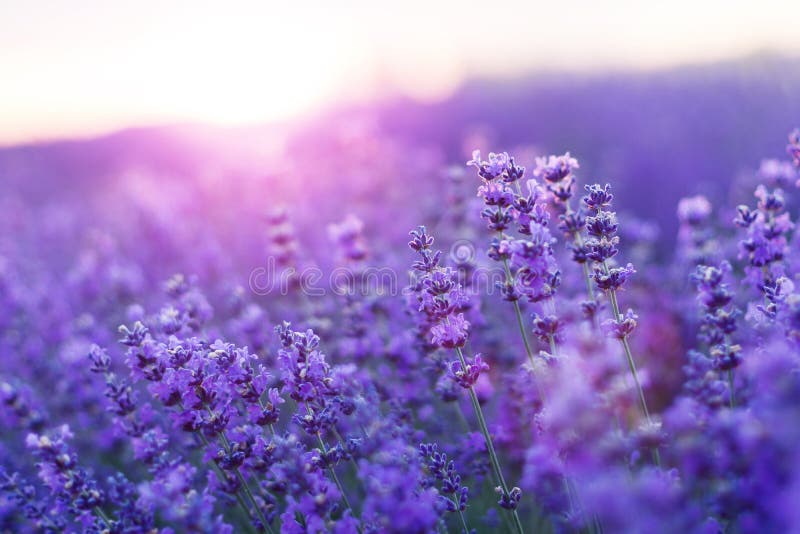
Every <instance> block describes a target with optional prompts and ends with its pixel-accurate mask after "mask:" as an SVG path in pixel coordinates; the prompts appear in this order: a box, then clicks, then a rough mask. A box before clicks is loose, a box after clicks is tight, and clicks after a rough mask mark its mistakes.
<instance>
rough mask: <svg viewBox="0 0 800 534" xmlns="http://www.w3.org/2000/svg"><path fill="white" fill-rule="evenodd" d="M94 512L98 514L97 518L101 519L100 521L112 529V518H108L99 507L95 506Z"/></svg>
mask: <svg viewBox="0 0 800 534" xmlns="http://www.w3.org/2000/svg"><path fill="white" fill-rule="evenodd" d="M94 512H95V513H96V514H97V516H98V517H99V518H100V520H101V521H102V522H103V523H105V525H106V526H107V527H108V528H111V518H110V517H108V515H106V513H105V512H104V511H103V509H102V508H100V507H99V506H95V507H94Z"/></svg>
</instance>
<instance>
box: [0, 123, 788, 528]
mask: <svg viewBox="0 0 800 534" xmlns="http://www.w3.org/2000/svg"><path fill="white" fill-rule="evenodd" d="M364 146H367V145H364ZM368 146H369V147H370V149H369V151H368V152H367V153H365V154H361V153H358V154H353V153H349V156H350V157H348V158H341V154H339V156H337V157H338V159H336V161H335V163H336V165H329V166H328V167H330V168H335V169H336V171H337V173H338V172H341V173H342V175H343V176H344V175H346V176H348V177H350V178H352V179H353V180H356V179H363V180H365V181H366V180H367V178H366V177H370V180H371V177H372V173H373V172H374V173H381V172H383V173H388V174H387V176H388V175H391V176H396V177H397V179H398V180H405V181H406V182H407V184H406V185H408V184H411V185H412V186H416V185H419V186H420V188H421V189H420V190H419V191H414V192H413V193H414V194H413V195H410V196H409V197H402V196H398V197H397V198H398V199H405V200H404V201H403V202H405V203H403V202H401V201H400V200H398V202H397V203H396V204H392V205H390V206H389V205H386V204H381V205H380V206H377V203H376V202H374V199H373V198H372V197H371V196H370V195H367V194H365V195H363V196H361V197H357V198H356V197H352V198H351V197H346V199H347V201H348V204H347V208H348V210H352V211H357V212H358V216H356V215H349V216H347V217H345V218H344V219H343V220H342V219H341V214H340V210H339V211H337V212H336V213H334V214H330V213H325V212H320V213H318V212H317V211H316V210H313V213H312V214H311V215H308V214H307V213H306V212H304V210H303V209H300V207H297V209H295V206H292V208H291V209H277V210H274V211H271V212H270V213H271V214H270V215H269V216H268V217H267V218H266V219H265V218H264V217H263V215H261V214H262V213H263V208H264V206H263V205H260V201H257V200H256V198H255V196H254V198H247V199H239V200H238V201H239V202H240V203H244V202H245V200H246V201H247V202H248V203H252V206H250V207H249V208H246V209H245V208H244V207H243V208H242V210H241V211H239V210H235V209H231V210H226V215H225V216H222V215H221V214H220V213H218V212H217V211H214V212H213V213H206V212H204V211H203V210H199V209H196V206H195V203H194V202H192V200H193V199H194V198H195V197H194V196H192V195H191V194H190V193H187V195H189V196H188V199H185V202H184V201H181V202H180V203H179V204H175V205H172V204H170V205H169V206H167V207H164V208H163V211H160V210H159V209H158V208H157V207H154V206H157V205H158V202H157V199H150V201H151V203H142V205H135V206H127V207H126V208H125V209H122V208H120V209H119V210H114V213H106V211H105V206H106V203H105V202H101V201H100V200H101V199H102V198H105V197H92V198H93V199H94V200H96V201H97V202H93V203H90V204H88V205H86V204H83V203H75V204H74V205H73V204H72V203H70V202H68V201H66V200H65V203H64V206H63V207H61V208H59V210H55V209H54V208H53V206H50V205H48V206H47V209H45V208H42V209H41V210H36V211H33V212H31V213H28V212H27V210H26V209H15V208H14V205H13V202H11V201H8V202H6V201H5V200H3V201H2V202H3V206H4V209H3V210H0V230H2V232H3V235H6V236H16V237H14V238H4V239H0V358H2V363H3V365H1V366H0V425H2V428H3V432H2V433H0V434H2V435H0V532H25V533H27V532H53V533H56V532H59V533H60V532H67V533H77V532H98V533H100V532H103V533H106V532H107V533H138V532H147V533H162V534H171V533H175V532H204V533H205V532H209V533H230V532H267V533H278V532H283V533H289V534H294V533H297V534H300V533H314V534H317V533H319V534H321V533H328V532H330V533H334V534H383V533H389V534H393V533H398V534H400V533H403V534H406V533H412V532H413V533H436V532H462V533H466V534H472V533H473V532H474V533H477V532H513V533H516V534H522V533H539V532H553V531H555V532H588V533H591V534H599V533H602V532H622V533H635V532H649V531H652V532H677V531H681V532H687V533H698V534H699V533H712V532H714V533H722V532H736V533H743V534H749V533H756V532H758V533H760V532H794V531H796V530H798V526H800V513H798V510H797V506H796V503H797V501H798V499H799V498H800V451H798V447H797V443H798V441H800V292H798V291H797V290H796V289H795V288H796V284H797V280H798V279H800V254H798V252H797V247H798V244H799V243H800V236H799V235H798V234H797V231H796V227H795V224H794V222H793V220H794V219H795V218H796V217H797V209H798V200H797V198H794V195H793V193H792V191H793V190H794V188H792V187H791V186H792V185H793V184H795V182H796V181H797V179H798V172H800V171H798V167H799V166H800V135H799V134H798V133H797V132H793V133H792V134H790V137H789V146H788V148H787V152H788V155H789V158H788V159H787V158H786V157H785V156H784V158H783V159H767V160H764V161H762V162H761V164H760V166H759V165H756V167H755V168H754V169H752V171H751V172H749V175H748V179H752V182H753V184H752V187H751V186H750V185H749V183H748V187H747V190H753V189H755V198H756V203H755V206H751V205H747V204H746V199H745V203H743V204H741V205H739V206H738V207H737V208H733V209H731V208H730V207H728V206H727V205H726V204H725V203H724V202H721V201H720V199H719V198H718V197H716V196H715V195H713V194H711V193H708V191H706V193H707V194H706V195H697V194H694V195H690V196H687V197H685V198H684V199H683V200H681V201H680V203H679V204H678V206H677V210H675V211H674V212H673V213H676V214H677V221H676V222H677V224H678V226H677V228H678V235H677V236H675V237H676V238H677V239H676V248H675V250H674V254H673V255H672V257H669V253H668V251H666V250H665V247H666V246H667V244H668V243H669V239H662V238H660V237H658V236H659V234H658V232H657V231H656V230H654V229H653V227H652V226H651V225H648V223H646V222H642V221H639V220H637V219H636V218H634V217H631V216H630V215H629V214H627V213H626V212H625V210H624V208H625V202H624V200H625V199H624V197H625V195H626V193H627V190H625V189H622V188H619V187H616V186H615V189H614V191H613V193H612V188H611V185H609V184H605V183H603V184H598V183H593V181H590V182H589V183H588V184H587V183H582V179H583V177H584V175H583V173H586V175H591V174H592V173H593V172H595V169H593V168H592V163H591V161H592V160H591V159H582V161H581V163H580V164H579V163H578V160H577V159H576V158H575V157H573V156H571V155H570V153H565V154H563V155H551V156H545V157H538V158H535V157H533V152H532V151H531V150H528V149H526V148H524V147H522V148H520V149H519V150H518V151H516V152H515V154H516V156H511V155H509V154H508V153H505V152H501V153H490V154H489V155H488V156H487V157H486V159H483V157H482V156H481V153H480V152H479V151H475V152H474V153H473V157H472V159H471V160H470V161H469V162H468V165H469V166H470V167H473V168H474V169H475V174H477V177H475V176H473V177H472V179H471V180H470V179H469V178H468V177H467V175H466V173H465V172H464V171H463V166H462V168H461V169H460V170H457V171H456V170H450V171H448V173H447V174H446V177H447V179H446V181H447V183H446V184H445V183H441V184H439V183H438V182H437V183H432V180H431V179H430V177H432V176H441V175H442V173H441V171H440V169H439V165H440V164H441V161H439V160H438V159H437V158H436V157H433V156H431V153H429V152H424V151H420V152H415V153H414V154H415V155H416V156H418V157H414V158H409V157H408V153H407V152H406V151H404V150H401V149H400V148H399V147H400V145H396V144H394V143H392V142H389V141H388V140H386V139H382V138H379V137H377V138H375V139H372V140H371V144H369V145H368ZM776 149H778V150H782V147H776ZM347 150H348V149H347V145H346V143H344V142H342V143H341V144H340V145H337V150H336V152H337V153H338V152H342V151H347ZM320 157H322V156H320ZM328 157H331V158H333V157H334V156H331V155H328ZM462 161H463V160H462ZM756 163H758V162H756ZM523 164H524V165H523ZM526 165H527V166H528V168H529V169H532V172H530V175H532V179H530V178H529V176H526V172H528V171H526V167H525V166H526ZM308 172H309V173H312V171H311V170H309V171H308ZM743 174H744V172H743ZM417 175H418V176H425V177H426V180H425V181H423V180H422V179H418V182H419V183H418V182H412V181H411V180H412V177H413V176H417ZM300 177H301V178H305V176H304V175H301V176H300ZM742 180H744V178H742ZM373 185H374V187H389V186H388V185H381V184H380V183H376V184H373ZM440 186H441V187H440ZM298 187H299V186H298ZM343 187H344V186H343ZM437 188H439V189H437ZM741 189H742V188H738V187H737V188H733V189H732V190H731V191H730V192H729V197H728V198H730V199H732V200H733V201H734V204H736V203H739V202H742V200H741V199H739V198H738V196H739V195H740V190H741ZM476 190H477V197H476V196H475V191H476ZM392 191H393V192H394V193H393V194H398V195H399V194H400V191H399V190H394V189H393V190H392ZM579 192H582V193H581V194H579ZM20 194H22V193H20ZM220 194H221V193H220ZM307 194H308V195H311V194H312V193H311V192H307ZM437 195H438V196H437ZM615 195H616V196H615ZM179 196H180V195H177V196H176V202H178V201H177V198H178V197H179ZM158 198H161V197H160V196H159V197H158ZM470 199H471V200H470ZM223 200H224V201H225V202H227V201H228V200H231V199H228V198H227V197H225V198H224V199H222V198H221V200H220V202H223ZM412 200H413V202H414V203H415V204H416V205H419V206H420V207H419V209H420V210H422V211H421V214H420V215H419V216H420V217H423V219H422V220H424V222H425V223H426V226H419V227H417V228H416V229H415V230H414V231H412V232H411V233H410V236H411V238H410V242H408V247H410V249H411V252H409V249H408V248H407V247H405V246H403V244H404V243H405V242H406V241H408V239H407V237H406V233H405V226H404V225H405V224H406V223H407V222H408V220H406V219H402V218H400V217H401V215H400V212H402V211H403V210H404V209H405V208H406V207H407V206H408V205H410V203H411V201H412ZM87 206H88V207H87ZM305 207H306V208H308V206H305ZM311 207H312V208H313V206H311ZM150 210H155V211H154V212H153V211H150ZM618 210H619V211H618ZM56 212H57V213H56ZM154 213H157V216H156V215H154ZM290 215H291V217H290ZM226 216H227V217H230V219H226V218H225V217H226ZM36 217H41V221H40V222H39V221H38V220H37V219H36ZM95 217H97V218H98V220H100V221H103V223H104V224H103V225H93V224H92V221H93V218H95ZM415 217H416V216H415ZM211 219H213V220H211ZM290 219H291V220H290ZM321 220H324V221H325V222H328V221H331V220H333V221H337V220H338V221H340V222H338V223H333V224H330V225H328V226H327V229H328V232H327V235H326V233H325V232H323V231H320V228H323V229H324V228H325V225H323V224H320V222H321ZM243 221H244V222H247V223H248V224H242V222H243ZM105 223H107V224H105ZM250 223H252V224H250ZM411 224H414V223H411ZM401 225H403V228H399V226H401ZM95 226H97V227H102V228H104V229H103V230H98V229H97V228H95V229H93V230H89V228H94V227H95ZM212 227H214V228H217V229H219V228H226V229H227V230H226V232H223V233H222V234H216V233H214V232H211V228H212ZM251 227H252V228H251ZM253 229H254V230H253ZM429 229H430V230H429ZM487 229H488V232H487ZM76 230H81V232H82V235H81V238H80V239H75V238H74V237H70V235H71V234H70V232H73V231H76ZM434 232H435V234H436V238H437V241H436V244H437V245H441V244H442V243H445V244H447V245H452V246H451V247H449V253H443V252H441V251H438V250H436V249H435V248H434V238H433V235H432V234H433V233H434ZM76 235H77V234H76ZM220 235H224V239H221V238H219V236H220ZM666 237H667V238H668V237H670V236H666ZM656 241H658V242H656ZM441 248H442V249H447V248H448V247H444V246H442V247H441ZM261 251H267V252H268V254H269V255H270V257H271V258H272V260H271V262H268V263H269V265H270V268H272V267H273V266H274V267H275V268H277V269H278V270H277V271H272V272H268V273H267V275H268V276H271V277H273V278H274V279H275V280H284V281H287V282H289V284H288V286H287V287H288V289H289V291H287V292H276V293H270V294H264V293H263V292H259V291H257V290H258V289H259V288H258V287H254V286H253V285H252V282H253V278H252V277H251V276H250V273H251V272H253V268H254V267H255V266H258V265H261V264H262V263H263V261H262V260H263V259H262V258H256V257H255V256H257V255H258V254H260V252H261ZM412 253H413V257H412ZM627 260H630V261H631V263H628V262H627ZM633 263H635V265H636V268H635V269H634V266H633ZM304 264H308V265H318V266H322V267H325V268H328V267H330V268H332V269H333V270H334V272H335V273H336V274H337V275H341V277H340V279H336V280H334V279H333V277H332V278H331V280H330V281H329V283H328V284H327V285H325V283H324V282H322V283H321V285H323V286H325V287H324V289H326V290H330V291H321V292H315V291H308V289H309V284H313V283H316V282H314V281H315V280H318V277H317V276H316V275H315V274H314V273H313V272H312V273H311V274H308V273H305V274H304V273H303V272H301V270H302V265H304ZM409 265H410V266H411V269H410V271H409V269H408V266H409ZM175 272H185V273H187V275H180V274H179V275H174V274H173V273H175ZM259 272H260V271H259ZM381 272H389V273H391V274H392V275H394V278H392V277H390V278H391V279H390V280H388V285H387V286H381V285H380V284H376V283H375V282H376V281H375V279H374V278H373V277H374V275H375V274H376V273H381ZM406 273H407V274H408V275H409V280H408V284H407V285H406V284H403V285H404V286H405V289H404V290H401V286H399V284H397V282H398V280H397V278H398V277H399V276H400V275H405V274H406ZM634 274H636V276H635V277H634V276H633V275H634ZM344 278H346V279H347V280H346V284H341V283H339V282H341V281H342V280H344ZM164 280H166V283H165V282H164ZM301 282H302V283H301ZM248 283H251V289H253V291H249V290H248V289H247V284H248ZM393 283H394V284H395V285H397V286H398V287H396V289H397V291H393V290H391V287H390V286H391V285H392V284H393ZM159 288H160V289H159ZM401 291H402V293H403V294H402V295H398V293H400V292H401ZM623 303H624V306H623Z"/></svg>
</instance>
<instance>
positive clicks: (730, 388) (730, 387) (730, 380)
mask: <svg viewBox="0 0 800 534" xmlns="http://www.w3.org/2000/svg"><path fill="white" fill-rule="evenodd" d="M733 387H734V381H733V369H728V393H729V396H730V399H729V400H730V405H731V408H735V407H736V400H735V399H734V395H735V393H734V389H733Z"/></svg>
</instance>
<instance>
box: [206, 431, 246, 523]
mask: <svg viewBox="0 0 800 534" xmlns="http://www.w3.org/2000/svg"><path fill="white" fill-rule="evenodd" d="M195 435H197V437H199V438H200V442H201V443H202V444H203V445H204V446H205V447H206V448H208V446H209V442H208V439H206V437H205V436H204V435H203V433H202V432H200V431H195ZM211 469H212V470H213V471H214V473H215V474H216V475H217V478H218V479H219V481H220V482H222V483H223V484H224V483H225V482H226V477H225V473H223V471H222V469H220V467H219V466H218V465H217V464H216V462H214V461H212V462H211ZM234 495H235V497H236V501H237V502H238V503H239V506H240V507H241V508H242V510H244V513H245V515H247V518H248V522H249V519H250V518H251V517H252V515H251V514H250V508H249V507H248V506H247V503H246V502H244V499H243V498H242V495H241V493H239V491H238V490H237V491H236V493H235V494H234ZM248 527H250V525H249V524H248ZM251 528H252V527H251Z"/></svg>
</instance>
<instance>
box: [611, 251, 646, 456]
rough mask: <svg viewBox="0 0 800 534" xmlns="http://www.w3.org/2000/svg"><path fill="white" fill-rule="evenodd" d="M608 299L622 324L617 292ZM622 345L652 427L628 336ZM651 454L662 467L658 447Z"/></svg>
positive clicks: (613, 291)
mask: <svg viewBox="0 0 800 534" xmlns="http://www.w3.org/2000/svg"><path fill="white" fill-rule="evenodd" d="M602 266H603V270H604V271H605V272H606V274H608V273H609V268H608V264H607V263H606V262H605V261H603V263H602ZM608 298H609V300H610V301H611V309H612V312H613V313H614V320H615V321H617V322H620V321H621V320H622V314H621V313H620V309H619V302H618V301H617V292H616V290H614V289H609V290H608ZM620 343H621V344H622V349H623V350H624V351H625V360H626V362H627V364H628V370H629V371H630V374H631V376H632V377H633V382H634V385H635V386H636V394H637V396H638V398H639V407H640V408H641V410H642V414H643V415H644V418H645V420H646V421H647V424H648V425H652V424H653V420H652V419H651V418H650V410H649V409H648V408H647V400H646V399H645V396H644V389H643V388H642V383H641V381H640V380H639V373H638V371H637V370H636V362H635V361H634V359H633V352H632V351H631V346H630V343H628V336H624V337H622V338H620ZM651 452H652V454H653V462H654V463H655V464H656V465H657V466H658V467H661V455H660V454H659V452H658V447H653V449H652V451H651Z"/></svg>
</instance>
